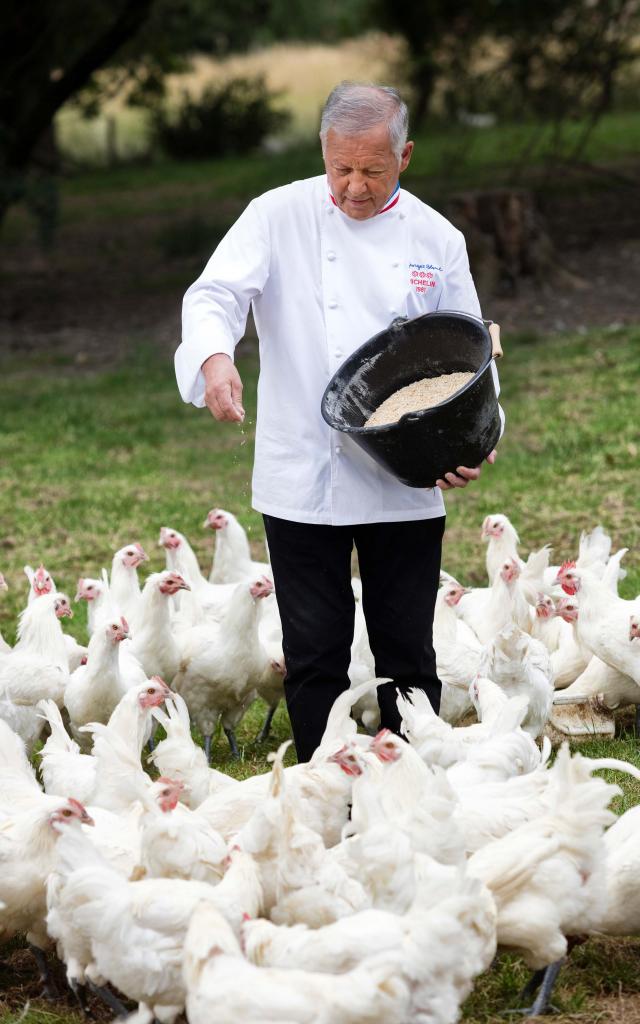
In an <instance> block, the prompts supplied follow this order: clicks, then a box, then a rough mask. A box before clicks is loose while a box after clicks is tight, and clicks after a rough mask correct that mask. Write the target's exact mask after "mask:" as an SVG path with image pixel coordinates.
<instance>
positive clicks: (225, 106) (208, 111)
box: [154, 75, 291, 160]
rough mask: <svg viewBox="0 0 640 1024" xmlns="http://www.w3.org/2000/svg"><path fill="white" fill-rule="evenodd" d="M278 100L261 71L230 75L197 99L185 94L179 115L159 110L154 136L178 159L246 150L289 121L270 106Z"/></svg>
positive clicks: (284, 115) (206, 156) (221, 154)
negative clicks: (249, 75) (236, 76)
mask: <svg viewBox="0 0 640 1024" xmlns="http://www.w3.org/2000/svg"><path fill="white" fill-rule="evenodd" d="M276 99H277V93H273V92H270V91H269V90H268V88H267V86H266V84H265V81H264V78H263V76H262V75H258V76H256V77H255V78H231V79H229V80H228V81H227V82H225V83H224V84H222V85H220V86H217V87H210V88H208V89H206V90H205V92H203V94H202V96H201V97H200V98H199V99H193V98H192V97H190V96H188V95H185V97H184V101H183V104H182V106H181V107H180V109H179V110H178V112H177V114H176V113H175V112H173V113H172V112H170V111H168V110H167V109H166V108H163V109H161V110H159V111H158V112H157V113H156V115H155V117H154V131H155V137H156V140H157V142H158V143H159V145H160V146H161V147H162V149H163V150H164V151H165V153H166V154H167V156H170V157H173V158H174V159H177V160H181V159H196V160H197V159H203V160H204V159H209V158H210V157H215V156H224V155H226V154H230V153H247V152H250V151H251V150H252V149H256V148H258V147H259V146H260V144H261V143H262V142H263V140H264V139H265V138H266V137H267V136H268V135H272V134H274V133H275V132H277V131H280V130H281V129H282V128H284V127H285V126H286V125H287V124H288V122H289V120H290V117H291V115H290V114H289V112H288V111H284V110H277V109H276V108H275V107H274V105H273V104H274V101H275V100H276Z"/></svg>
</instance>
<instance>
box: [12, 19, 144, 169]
mask: <svg viewBox="0 0 640 1024" xmlns="http://www.w3.org/2000/svg"><path fill="white" fill-rule="evenodd" d="M154 2H155V0H133V2H131V0H127V2H126V3H125V5H124V8H123V10H122V11H121V12H120V14H119V15H118V17H117V18H116V20H115V21H113V22H112V23H111V25H109V27H108V28H106V29H105V31H104V32H103V33H102V35H100V36H98V38H97V39H95V40H94V41H93V42H92V43H91V44H90V45H89V46H88V47H87V49H85V51H84V52H83V53H81V54H80V56H79V57H78V58H77V59H76V61H75V62H74V63H73V64H71V66H70V67H69V68H68V69H67V70H66V71H65V73H64V74H63V75H62V77H61V78H59V79H58V80H57V81H52V82H50V83H49V88H47V89H46V90H44V91H43V93H42V95H41V97H40V100H39V102H38V104H37V105H36V106H35V108H34V110H33V111H32V114H31V116H30V117H29V121H28V124H26V125H24V130H22V131H20V132H19V133H17V134H16V136H15V138H14V139H13V141H12V143H10V144H9V146H8V147H7V151H6V160H7V165H8V166H9V167H11V168H13V169H14V170H18V169H21V168H23V167H24V166H25V165H26V164H27V163H28V161H29V158H30V156H31V153H32V152H33V149H34V147H35V146H36V145H37V143H38V141H39V139H40V137H41V136H42V135H43V133H44V132H45V130H46V128H47V126H48V125H50V124H51V122H52V120H53V118H54V116H55V114H56V113H57V111H58V110H59V109H60V107H61V106H62V105H63V104H64V103H66V101H67V100H68V99H69V98H70V97H71V96H73V95H74V94H75V93H76V92H78V90H79V89H81V88H82V87H83V86H85V85H86V84H87V82H88V81H89V79H90V78H91V75H92V74H93V73H94V71H96V70H97V69H98V68H100V67H102V66H103V64H105V63H106V62H107V61H108V60H109V59H110V58H111V57H112V56H113V55H114V54H115V53H117V51H118V50H119V49H120V47H121V46H123V45H124V44H125V43H126V42H127V41H128V40H129V39H131V37H132V36H134V35H135V34H136V33H137V32H138V31H139V29H140V28H141V26H142V25H143V24H144V22H145V21H146V19H147V17H148V16H149V13H150V11H151V8H152V6H153V4H154Z"/></svg>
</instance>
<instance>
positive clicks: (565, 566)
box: [558, 558, 576, 573]
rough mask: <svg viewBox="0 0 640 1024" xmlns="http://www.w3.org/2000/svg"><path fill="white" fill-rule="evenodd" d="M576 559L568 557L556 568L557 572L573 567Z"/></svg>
mask: <svg viewBox="0 0 640 1024" xmlns="http://www.w3.org/2000/svg"><path fill="white" fill-rule="evenodd" d="M575 567H576V560H575V558H568V559H567V561H566V562H563V563H562V565H561V566H560V569H559V570H558V572H559V573H561V572H565V570H566V569H575Z"/></svg>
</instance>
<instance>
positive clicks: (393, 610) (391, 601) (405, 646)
mask: <svg viewBox="0 0 640 1024" xmlns="http://www.w3.org/2000/svg"><path fill="white" fill-rule="evenodd" d="M444 523H445V520H444V516H441V517H438V518H437V519H420V520H417V521H413V522H402V523H369V524H365V525H357V526H317V525H309V524H307V523H294V522H290V521H289V520H286V519H276V518H275V517H273V516H264V524H265V530H266V535H267V541H268V544H269V554H270V557H271V567H272V569H273V578H274V583H275V588H276V593H277V596H278V608H279V610H280V618H281V620H282V632H283V651H284V657H285V663H286V667H287V674H286V676H285V682H284V688H285V694H286V698H287V707H288V709H289V717H290V719H291V726H292V729H293V738H294V740H295V744H296V750H297V753H298V760H299V761H308V760H309V759H310V757H311V755H312V754H313V752H314V750H315V749H316V747H317V746H318V745H319V743H320V740H321V738H322V733H323V732H324V729H325V726H326V723H327V717H328V714H329V711H330V709H331V705H332V704H333V702H334V700H335V699H336V697H338V696H339V694H341V693H343V692H344V690H346V689H347V688H348V686H349V677H348V669H349V662H350V658H351V644H352V641H353V628H354V615H355V612H354V609H355V603H354V597H353V591H352V589H351V552H352V549H353V545H354V544H355V546H356V550H357V552H358V562H359V566H360V577H361V579H362V605H363V611H364V616H365V620H366V623H367V631H368V634H369V643H370V645H371V650H372V653H373V656H374V659H375V666H376V675H377V676H386V677H388V678H390V679H391V680H392V682H391V683H386V684H385V685H383V686H379V687H378V703H379V705H380V713H381V722H382V725H383V726H386V727H387V728H389V729H391V730H392V731H393V732H396V733H399V731H400V716H399V714H398V710H397V708H396V697H397V689H399V690H400V691H401V692H404V691H406V690H407V689H409V688H410V687H414V686H415V687H419V688H420V689H422V690H424V691H425V693H426V694H427V696H428V698H429V700H430V701H431V704H432V706H433V708H434V710H435V711H436V712H437V711H439V709H440V691H441V684H440V680H439V679H438V676H437V673H436V659H435V653H434V650H433V641H432V628H433V612H434V607H435V600H436V593H437V590H438V579H439V572H440V558H441V552H442V537H443V534H444ZM396 688H397V689H396Z"/></svg>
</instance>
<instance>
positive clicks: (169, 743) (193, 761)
mask: <svg viewBox="0 0 640 1024" xmlns="http://www.w3.org/2000/svg"><path fill="white" fill-rule="evenodd" d="M153 717H154V718H155V719H156V721H158V722H159V723H160V725H161V726H162V727H163V729H164V731H165V733H166V736H165V738H164V739H163V740H161V741H160V743H159V744H158V745H157V747H156V749H155V750H154V751H153V753H152V754H151V760H152V761H153V763H154V764H155V766H156V768H158V770H159V771H160V772H161V774H162V775H164V776H167V777H169V778H172V779H177V780H178V781H179V782H182V783H184V785H185V788H184V790H183V794H182V795H181V800H182V801H183V802H184V803H185V804H186V805H187V807H190V808H191V809H192V810H193V809H195V808H196V807H198V806H199V805H200V804H201V803H202V802H203V801H204V800H206V798H207V797H208V796H212V795H213V794H215V793H217V792H219V791H220V790H221V789H225V788H227V787H229V786H236V785H237V781H236V779H234V778H232V777H231V776H230V775H227V774H226V773H225V772H219V771H217V769H215V768H210V767H209V764H208V762H207V755H206V754H205V752H204V750H203V749H202V747H199V746H198V745H197V744H196V743H194V741H193V737H192V735H191V721H190V719H189V710H188V708H187V705H186V703H185V701H184V697H181V696H180V694H179V693H176V694H174V696H173V697H172V698H171V700H167V701H166V704H165V709H164V710H162V709H161V708H154V710H153Z"/></svg>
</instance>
